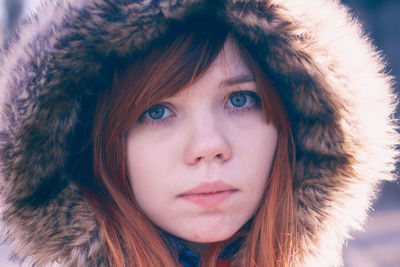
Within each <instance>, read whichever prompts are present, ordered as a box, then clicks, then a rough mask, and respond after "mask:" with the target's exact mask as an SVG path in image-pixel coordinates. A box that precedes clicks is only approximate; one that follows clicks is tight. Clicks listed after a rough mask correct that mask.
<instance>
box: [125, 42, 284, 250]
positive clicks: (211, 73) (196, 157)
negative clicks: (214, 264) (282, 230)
mask: <svg viewBox="0 0 400 267" xmlns="http://www.w3.org/2000/svg"><path fill="white" fill-rule="evenodd" d="M243 75H248V76H251V72H250V70H249V68H248V66H247V65H246V64H245V63H244V61H243V59H242V58H241V57H240V55H239V52H238V47H237V45H236V44H235V42H234V41H233V40H232V39H230V38H228V39H227V41H226V42H225V44H224V49H223V50H222V51H221V52H220V54H219V55H218V57H217V58H216V60H215V61H214V62H213V64H212V65H211V66H210V68H209V69H208V71H207V72H206V73H205V74H204V76H202V78H201V79H200V80H198V81H197V82H196V83H194V84H193V85H192V86H190V87H188V88H187V89H185V90H184V91H182V92H181V93H179V94H178V95H176V96H173V97H170V98H167V99H164V100H163V101H162V103H167V104H168V106H167V107H168V109H165V113H164V117H165V118H166V120H165V121H164V122H163V123H157V121H158V120H157V119H154V118H151V117H150V116H147V117H146V120H145V121H144V122H137V123H136V124H135V125H133V127H132V128H131V130H130V131H129V133H128V135H127V146H126V149H127V168H128V173H129V179H130V181H131V185H132V188H133V192H134V195H135V198H136V200H137V202H138V204H139V206H140V207H141V208H142V209H143V211H144V213H145V214H146V215H147V216H148V217H149V218H150V220H151V221H153V222H154V223H155V224H156V225H157V226H159V227H160V228H162V229H163V230H165V231H167V232H169V233H171V234H173V235H176V236H178V237H180V238H182V239H185V240H187V241H191V242H195V243H209V242H216V241H222V240H225V239H227V238H229V237H230V236H232V235H233V234H234V233H235V232H236V231H238V230H239V229H240V228H241V227H242V226H243V225H244V224H245V223H246V222H247V221H248V220H249V219H250V218H251V217H252V216H253V214H254V212H255V210H256V209H257V207H258V206H259V202H260V199H261V197H262V195H263V192H264V190H265V186H266V181H267V179H268V175H269V172H270V169H271V165H272V161H273V157H274V152H275V147H276V141H277V131H276V128H275V127H274V126H273V125H272V124H267V123H266V121H265V117H264V114H263V112H262V109H261V107H260V106H258V107H256V108H253V109H251V110H244V109H240V108H236V107H235V106H233V105H232V102H230V100H231V99H232V97H231V98H230V96H231V93H232V92H235V91H251V92H254V93H257V90H258V88H256V85H255V83H254V81H247V82H241V83H238V84H234V85H230V86H225V87H224V88H221V84H223V81H225V80H226V79H230V78H232V77H233V78H234V77H238V76H243ZM239 100H244V98H240V97H239ZM246 101H247V102H246V103H250V104H251V103H252V102H251V101H252V98H251V97H248V96H247V97H246ZM234 103H240V101H239V102H234ZM237 111H240V112H237ZM154 114H156V115H159V114H158V113H154ZM164 117H163V118H164ZM215 181H222V182H224V183H226V184H229V185H231V186H233V187H234V188H236V189H237V191H235V192H234V193H232V194H231V195H230V196H229V197H228V198H227V199H225V200H224V201H222V202H221V203H218V204H216V205H211V206H201V205H196V204H194V203H192V202H190V201H187V200H186V199H183V198H182V197H180V195H181V194H182V193H184V192H186V191H188V190H190V189H192V188H194V187H196V186H198V185H199V184H201V183H204V182H215Z"/></svg>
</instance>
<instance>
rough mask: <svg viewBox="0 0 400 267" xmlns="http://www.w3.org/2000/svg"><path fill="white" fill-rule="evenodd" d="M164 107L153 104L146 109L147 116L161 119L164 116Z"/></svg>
mask: <svg viewBox="0 0 400 267" xmlns="http://www.w3.org/2000/svg"><path fill="white" fill-rule="evenodd" d="M164 113H165V109H164V107H162V106H155V107H152V108H150V109H149V110H148V114H149V117H150V118H152V119H153V120H158V119H161V118H162V117H163V116H164Z"/></svg>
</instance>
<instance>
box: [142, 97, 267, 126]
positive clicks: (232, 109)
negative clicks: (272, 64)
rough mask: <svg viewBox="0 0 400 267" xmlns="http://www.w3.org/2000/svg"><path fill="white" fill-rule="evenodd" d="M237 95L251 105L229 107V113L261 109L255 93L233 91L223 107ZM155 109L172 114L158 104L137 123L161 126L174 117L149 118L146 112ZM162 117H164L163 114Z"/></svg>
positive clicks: (164, 104)
mask: <svg viewBox="0 0 400 267" xmlns="http://www.w3.org/2000/svg"><path fill="white" fill-rule="evenodd" d="M237 95H244V96H245V97H246V100H247V97H251V98H252V101H253V103H251V105H250V106H247V107H238V108H235V107H230V108H229V109H230V110H229V112H232V113H237V114H242V113H247V112H252V111H254V110H259V109H260V108H261V100H260V97H259V96H258V94H257V93H256V92H253V91H248V90H238V91H233V92H231V93H229V95H228V96H227V97H226V99H225V105H230V104H231V102H230V99H231V98H232V97H233V96H237ZM246 104H247V102H246ZM156 107H163V108H164V110H165V109H167V110H169V112H171V113H172V114H173V111H172V110H171V108H169V107H168V103H159V104H156V105H154V106H153V107H151V108H149V109H148V110H146V111H145V112H143V113H142V114H141V115H140V117H139V119H138V122H139V123H143V124H149V125H151V126H162V125H165V124H167V123H168V122H169V120H170V119H172V118H173V117H175V115H174V114H173V115H172V116H169V117H167V118H163V119H152V118H149V116H150V115H149V113H148V112H149V111H150V110H151V109H153V108H156ZM164 112H165V111H164ZM162 115H164V113H163V114H162Z"/></svg>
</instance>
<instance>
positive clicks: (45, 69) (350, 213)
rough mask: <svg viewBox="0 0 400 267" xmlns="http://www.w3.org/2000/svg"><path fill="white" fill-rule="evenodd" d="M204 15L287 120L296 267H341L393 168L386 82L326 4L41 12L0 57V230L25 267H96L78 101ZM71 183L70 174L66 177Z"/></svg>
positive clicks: (132, 1)
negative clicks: (77, 150) (256, 65)
mask: <svg viewBox="0 0 400 267" xmlns="http://www.w3.org/2000/svg"><path fill="white" fill-rule="evenodd" d="M202 12H203V13H204V12H208V13H210V15H212V16H216V17H218V19H221V20H223V21H225V22H226V23H228V24H229V25H230V27H231V28H232V31H233V32H234V33H235V35H237V36H239V38H241V39H243V40H245V41H246V42H248V43H250V44H251V45H252V46H253V47H255V48H256V49H257V57H258V59H259V61H260V62H262V64H263V66H264V68H265V71H266V72H267V74H268V75H269V77H270V78H271V79H272V81H273V82H274V84H275V86H276V88H277V90H278V92H279V94H280V96H281V98H282V100H283V102H284V105H285V107H286V109H287V111H288V114H289V119H290V122H291V125H292V130H293V135H294V141H295V145H296V166H295V171H294V173H295V177H294V190H295V198H296V202H297V216H298V219H299V229H300V232H299V239H300V240H299V242H300V247H301V250H300V252H299V254H298V255H296V261H295V262H293V264H294V266H307V267H312V266H318V267H321V266H322V267H323V266H340V265H341V264H342V258H341V250H342V245H343V243H344V242H345V240H346V239H347V238H349V237H350V236H349V232H350V231H351V230H354V229H360V228H361V227H362V224H363V222H364V221H365V218H366V212H367V211H368V208H369V207H370V205H371V201H372V200H373V198H374V196H375V194H376V191H377V186H378V184H379V183H380V182H381V181H384V180H392V179H394V177H393V169H394V163H395V159H396V156H397V155H396V150H395V145H396V144H398V135H397V134H396V131H395V125H394V121H393V112H394V104H395V98H394V94H393V90H392V82H391V78H390V77H389V76H388V75H386V74H385V65H384V62H383V61H382V59H381V57H380V55H379V53H377V52H376V50H375V48H374V47H373V46H372V45H371V43H370V41H369V40H368V38H367V37H366V36H365V35H364V34H363V32H362V29H361V27H360V25H359V24H358V22H357V21H355V20H354V19H353V17H352V15H351V14H350V13H349V12H348V10H347V8H346V7H344V6H343V5H341V4H340V3H339V2H338V1H333V0H296V1H293V0H218V1H206V0H157V1H156V0H140V1H139V0H124V1H123V0H60V1H49V2H48V3H46V4H45V6H44V7H43V8H42V9H41V10H40V11H38V13H37V15H36V16H34V17H32V18H31V19H30V21H29V22H27V23H25V24H24V25H23V26H22V27H21V29H20V30H19V33H18V37H17V38H15V40H12V41H8V44H7V45H6V46H4V47H6V48H5V49H3V50H4V51H2V53H1V56H0V57H1V68H0V71H1V73H0V116H1V118H0V119H1V120H0V151H1V154H0V155H1V165H0V168H1V177H0V196H1V206H0V207H1V223H2V225H1V229H2V230H3V232H2V236H3V238H4V239H5V240H7V241H8V242H10V244H11V246H12V249H13V252H14V256H15V257H16V258H17V259H26V260H28V261H29V262H31V263H32V264H35V266H37V265H45V264H48V263H52V262H57V263H59V264H60V265H61V266H106V263H105V261H104V251H105V248H104V247H103V246H104V243H105V242H104V236H103V235H102V234H101V232H100V231H99V223H98V222H97V220H96V216H95V214H94V211H93V209H92V208H91V206H90V205H89V204H88V201H87V200H86V199H85V197H84V196H83V194H82V192H81V191H80V190H79V187H78V186H77V185H76V183H75V182H74V181H76V180H79V177H74V179H72V178H71V175H72V174H71V173H72V172H71V171H70V168H69V167H70V166H69V165H68V162H69V158H70V157H71V154H72V152H71V151H72V149H71V148H70V146H71V144H73V143H74V144H75V143H76V142H75V141H74V140H75V139H77V138H79V136H80V133H79V131H80V129H82V121H84V120H83V119H82V118H83V117H85V115H86V114H83V113H85V112H86V111H85V101H84V100H85V99H87V98H88V97H90V96H92V95H96V94H97V93H98V92H99V90H101V89H102V88H105V87H106V86H109V85H110V84H111V80H112V75H109V73H110V69H112V66H113V65H114V64H116V63H115V62H118V61H119V60H126V59H127V58H130V57H132V55H134V54H135V53H137V52H138V51H144V50H146V49H147V48H148V47H149V46H150V45H151V44H152V42H154V40H156V39H157V38H159V37H160V36H162V35H163V34H165V33H166V31H167V30H168V28H169V26H170V24H171V22H172V21H175V20H183V19H185V18H187V17H189V16H191V15H193V14H201V13H202ZM74 173H79V172H76V171H75V172H74Z"/></svg>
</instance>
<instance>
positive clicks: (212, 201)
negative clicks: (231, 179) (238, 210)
mask: <svg viewBox="0 0 400 267" xmlns="http://www.w3.org/2000/svg"><path fill="white" fill-rule="evenodd" d="M238 191H239V189H237V188H235V187H233V186H231V185H229V184H226V183H224V182H221V181H218V182H213V183H201V184H200V185H198V186H196V187H194V188H192V189H190V190H188V191H186V192H184V193H183V194H180V195H179V196H178V197H180V198H182V199H184V200H187V201H190V202H192V203H194V204H196V205H199V206H216V205H218V204H221V203H222V202H224V201H225V200H227V199H228V198H229V197H231V196H232V195H233V194H235V193H236V192H238Z"/></svg>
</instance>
